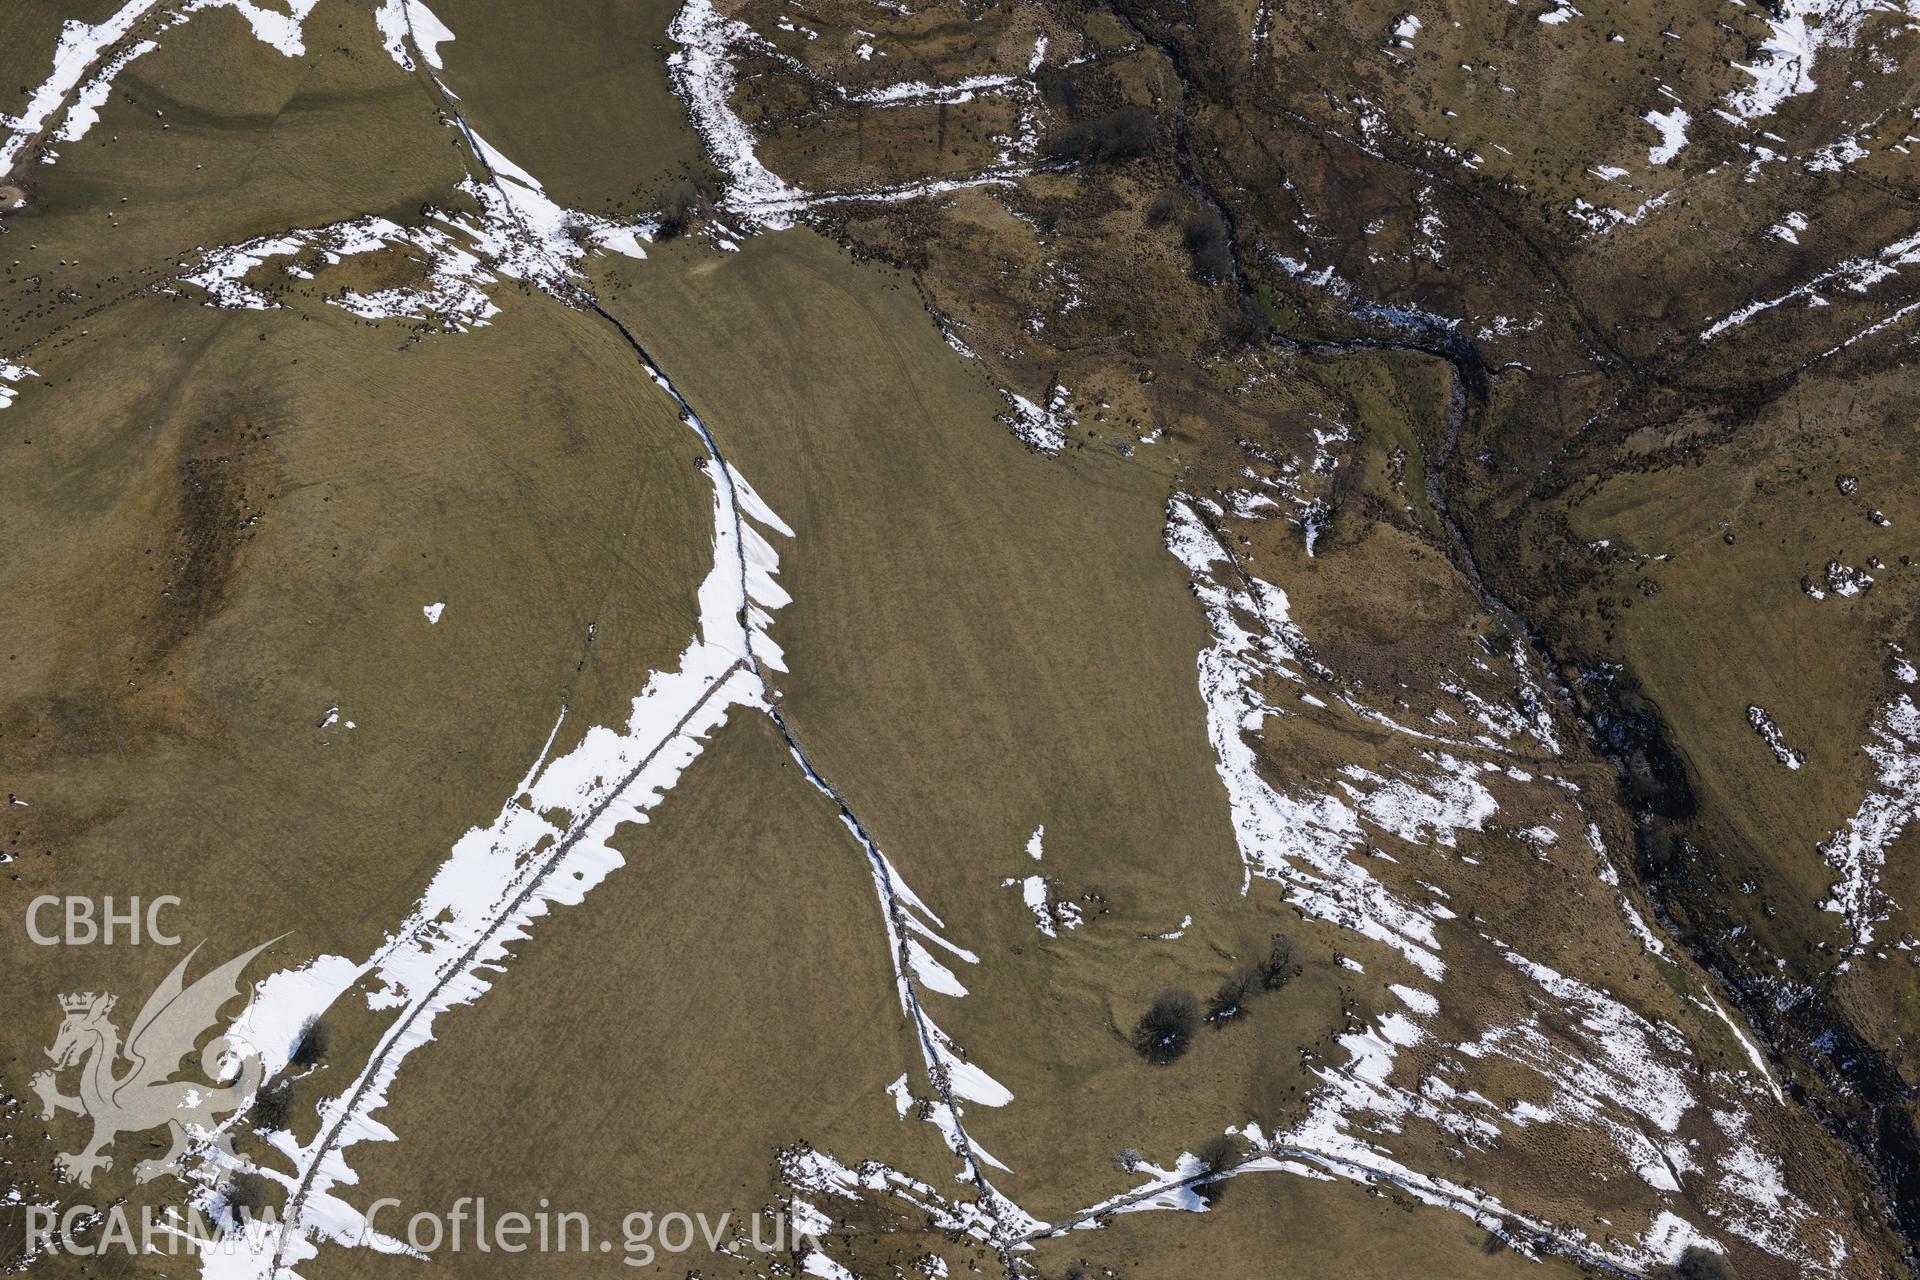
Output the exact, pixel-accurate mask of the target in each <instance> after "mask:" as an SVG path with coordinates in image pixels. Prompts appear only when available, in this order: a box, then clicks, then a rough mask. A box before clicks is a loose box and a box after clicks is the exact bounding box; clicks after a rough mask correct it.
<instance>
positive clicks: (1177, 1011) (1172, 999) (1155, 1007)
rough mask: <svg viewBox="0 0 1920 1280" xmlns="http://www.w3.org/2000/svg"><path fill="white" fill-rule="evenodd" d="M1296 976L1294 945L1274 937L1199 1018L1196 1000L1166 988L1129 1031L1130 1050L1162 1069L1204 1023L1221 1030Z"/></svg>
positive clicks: (1230, 978)
mask: <svg viewBox="0 0 1920 1280" xmlns="http://www.w3.org/2000/svg"><path fill="white" fill-rule="evenodd" d="M1298 972H1299V965H1298V964H1297V963H1296V962H1295V960H1294V946H1293V939H1292V938H1290V937H1288V936H1287V935H1286V934H1283V933H1281V934H1275V935H1274V938H1273V944H1272V946H1271V948H1270V949H1269V950H1268V952H1267V956H1266V959H1264V960H1262V961H1261V962H1260V963H1259V964H1257V965H1252V966H1245V965H1243V966H1241V967H1239V968H1237V969H1235V970H1234V971H1233V972H1232V973H1230V974H1228V975H1227V977H1226V979H1225V980H1224V981H1222V982H1221V984H1220V988H1219V990H1217V991H1215V992H1214V994H1213V999H1212V1000H1211V1001H1209V1002H1208V1004H1207V1011H1206V1013H1205V1014H1204V1015H1202V1013H1201V1012H1200V1000H1199V998H1198V997H1197V996H1195V995H1194V994H1193V992H1191V991H1187V990H1185V989H1183V988H1180V987H1169V988H1167V989H1166V990H1165V991H1162V992H1161V993H1160V994H1159V995H1157V996H1155V997H1154V999H1153V1003H1152V1004H1151V1005H1150V1006H1148V1008H1147V1011H1146V1013H1144V1014H1143V1015H1141V1018H1140V1021H1139V1022H1138V1023H1137V1024H1135V1026H1134V1028H1133V1047H1134V1048H1135V1049H1136V1050H1138V1051H1139V1053H1140V1056H1141V1057H1143V1058H1145V1059H1146V1060H1147V1061H1148V1062H1151V1063H1153V1064H1154V1065H1155V1066H1160V1067H1164V1066H1166V1065H1167V1064H1168V1063H1171V1062H1173V1061H1175V1060H1176V1059H1178V1058H1179V1057H1180V1056H1181V1055H1182V1054H1184V1053H1185V1052H1186V1051H1187V1048H1188V1046H1189V1045H1191V1044H1192V1042H1193V1036H1194V1033H1195V1032H1196V1031H1198V1030H1199V1029H1200V1024H1201V1023H1202V1022H1203V1021H1205V1022H1210V1023H1212V1024H1213V1025H1214V1026H1215V1027H1223V1026H1225V1025H1226V1024H1227V1023H1229V1022H1231V1021H1233V1020H1234V1019H1235V1018H1238V1017H1240V1016H1241V1015H1242V1014H1244V1013H1246V1011H1247V1007H1248V1006H1249V1005H1251V1004H1252V1003H1253V1001H1254V1000H1255V999H1257V998H1258V997H1260V996H1261V995H1264V994H1265V993H1267V992H1269V991H1278V990H1280V988H1282V987H1284V986H1286V985H1287V983H1289V982H1291V981H1293V978H1294V975H1295V974H1297V973H1298Z"/></svg>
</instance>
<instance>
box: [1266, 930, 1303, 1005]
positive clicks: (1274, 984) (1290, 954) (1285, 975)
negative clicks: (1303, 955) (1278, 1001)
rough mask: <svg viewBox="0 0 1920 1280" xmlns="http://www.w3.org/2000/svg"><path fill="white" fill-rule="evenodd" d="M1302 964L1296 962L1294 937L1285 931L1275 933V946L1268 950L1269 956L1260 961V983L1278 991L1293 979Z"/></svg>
mask: <svg viewBox="0 0 1920 1280" xmlns="http://www.w3.org/2000/svg"><path fill="white" fill-rule="evenodd" d="M1299 969H1300V966H1299V965H1298V964H1296V963H1295V962H1294V946H1293V939H1292V938H1289V937H1288V936H1287V935H1286V934H1284V933H1276V934H1274V935H1273V947H1272V949H1271V950H1270V951H1268V952H1267V958H1266V959H1265V960H1263V961H1261V962H1260V985H1262V986H1264V987H1265V988H1266V989H1267V990H1269V991H1278V990H1279V989H1280V988H1282V987H1284V986H1286V985H1287V984H1288V983H1289V982H1292V981H1293V976H1294V974H1296V973H1298V972H1299Z"/></svg>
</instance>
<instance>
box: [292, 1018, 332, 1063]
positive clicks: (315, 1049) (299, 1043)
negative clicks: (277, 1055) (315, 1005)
mask: <svg viewBox="0 0 1920 1280" xmlns="http://www.w3.org/2000/svg"><path fill="white" fill-rule="evenodd" d="M332 1045H333V1026H332V1024H331V1023H329V1022H328V1021H327V1020H326V1019H325V1018H323V1017H320V1016H318V1015H316V1016H314V1017H311V1018H308V1019H307V1020H306V1021H305V1022H303V1023H301V1024H300V1035H299V1037H298V1038H297V1039H295V1040H294V1042H293V1050H292V1052H290V1053H289V1054H287V1061H289V1062H291V1063H292V1064H293V1065H294V1066H296V1067H311V1066H314V1065H315V1064H317V1063H318V1062H319V1061H320V1060H321V1059H322V1058H324V1057H326V1056H327V1050H328V1049H329V1048H331V1047H332Z"/></svg>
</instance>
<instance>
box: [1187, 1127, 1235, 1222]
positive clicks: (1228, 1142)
mask: <svg viewBox="0 0 1920 1280" xmlns="http://www.w3.org/2000/svg"><path fill="white" fill-rule="evenodd" d="M1240 1154H1241V1148H1240V1140H1239V1139H1238V1138H1235V1137H1234V1136H1233V1135H1232V1134H1230V1133H1217V1134H1215V1135H1214V1136H1213V1137H1211V1138H1208V1139H1207V1140H1206V1141H1205V1142H1203V1143H1201V1144H1200V1150H1198V1151H1197V1152H1195V1153H1194V1155H1195V1157H1196V1158H1198V1160H1199V1161H1200V1172H1201V1173H1202V1174H1204V1175H1206V1176H1205V1177H1203V1178H1202V1180H1201V1181H1199V1182H1196V1183H1194V1184H1193V1193H1194V1194H1195V1195H1197V1196H1199V1197H1200V1198H1201V1199H1202V1200H1204V1201H1206V1202H1207V1203H1208V1204H1209V1205H1215V1204H1219V1203H1220V1197H1221V1196H1223V1195H1225V1194H1226V1193H1227V1179H1226V1178H1224V1177H1221V1176H1219V1175H1221V1174H1224V1173H1225V1172H1226V1171H1227V1170H1229V1169H1231V1168H1233V1167H1234V1166H1235V1165H1237V1164H1239V1163H1240Z"/></svg>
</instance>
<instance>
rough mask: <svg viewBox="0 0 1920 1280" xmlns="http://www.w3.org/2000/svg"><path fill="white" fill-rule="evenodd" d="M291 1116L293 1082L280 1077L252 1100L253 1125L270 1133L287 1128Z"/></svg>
mask: <svg viewBox="0 0 1920 1280" xmlns="http://www.w3.org/2000/svg"><path fill="white" fill-rule="evenodd" d="M292 1115H293V1081H292V1080H289V1079H287V1078H286V1077H285V1076H282V1077H281V1078H280V1079H278V1080H275V1081H273V1082H272V1083H270V1084H268V1085H266V1086H264V1087H263V1088H262V1089H261V1090H260V1092H259V1093H258V1094H256V1095H254V1099H253V1123H254V1127H255V1128H258V1129H265V1130H267V1131H269V1132H272V1131H274V1130H277V1129H284V1128H286V1127H287V1120H288V1119H289V1118H290V1117H291V1116H292Z"/></svg>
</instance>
